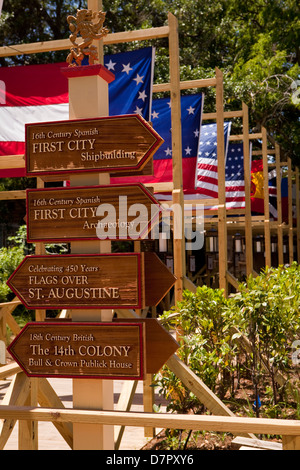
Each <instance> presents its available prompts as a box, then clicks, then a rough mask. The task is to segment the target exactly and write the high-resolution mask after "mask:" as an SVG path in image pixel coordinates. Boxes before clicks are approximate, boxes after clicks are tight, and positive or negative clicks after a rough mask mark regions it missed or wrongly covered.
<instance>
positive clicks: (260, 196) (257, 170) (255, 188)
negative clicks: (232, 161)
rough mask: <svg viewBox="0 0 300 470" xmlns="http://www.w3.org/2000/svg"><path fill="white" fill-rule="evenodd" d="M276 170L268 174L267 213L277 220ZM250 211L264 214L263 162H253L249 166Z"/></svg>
mask: <svg viewBox="0 0 300 470" xmlns="http://www.w3.org/2000/svg"><path fill="white" fill-rule="evenodd" d="M276 178H277V176H276V170H271V171H269V172H268V180H269V212H270V216H271V217H273V218H274V219H277V217H278V214H277V182H276ZM282 187H283V186H282ZM250 197H251V211H252V212H256V213H258V214H264V212H265V206H264V175H263V161H262V160H253V161H252V164H251V195H250Z"/></svg>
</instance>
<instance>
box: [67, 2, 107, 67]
mask: <svg viewBox="0 0 300 470" xmlns="http://www.w3.org/2000/svg"><path fill="white" fill-rule="evenodd" d="M105 15H106V13H104V12H103V11H99V12H98V13H96V12H92V10H87V9H83V10H77V14H76V17H75V16H73V15H69V16H68V17H67V22H68V24H69V28H70V31H71V33H72V34H70V36H69V38H70V41H71V43H72V44H73V46H72V47H71V48H70V53H69V55H68V57H67V63H68V64H69V67H76V66H80V65H81V62H82V61H83V59H84V56H89V65H93V64H94V63H95V60H98V53H97V48H96V46H93V45H92V42H93V40H94V39H102V38H103V37H104V36H106V35H107V34H108V32H109V30H108V29H107V28H106V27H105V26H103V23H104V21H105ZM95 19H98V21H97V22H94V20H95ZM77 35H79V37H78V38H77ZM77 39H79V40H81V42H79V43H77V42H76V41H77Z"/></svg>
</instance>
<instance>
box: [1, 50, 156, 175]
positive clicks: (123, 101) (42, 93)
mask: <svg viewBox="0 0 300 470" xmlns="http://www.w3.org/2000/svg"><path fill="white" fill-rule="evenodd" d="M154 55H155V49H154V48H152V47H149V48H144V49H139V50H135V51H130V52H125V53H119V54H112V55H106V56H105V57H104V65H105V66H106V67H107V68H108V69H109V70H111V71H112V72H113V73H114V74H115V80H114V81H113V82H112V83H111V84H110V85H109V114H110V115H120V114H135V113H138V114H140V115H141V116H143V117H144V118H145V119H146V120H147V121H149V120H150V112H151V97H152V84H153V70H154ZM66 65H67V64H66V63H55V64H45V65H44V64H43V65H28V66H15V67H0V155H20V154H24V152H25V123H30V122H31V123H37V122H50V121H61V120H67V119H69V96H68V82H67V79H66V78H65V77H64V76H63V74H62V73H61V68H62V67H66ZM21 176H25V169H7V170H2V171H1V175H0V177H2V178H4V177H21Z"/></svg>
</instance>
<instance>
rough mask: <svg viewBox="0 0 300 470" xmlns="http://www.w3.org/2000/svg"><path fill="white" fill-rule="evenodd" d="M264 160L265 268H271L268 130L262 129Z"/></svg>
mask: <svg viewBox="0 0 300 470" xmlns="http://www.w3.org/2000/svg"><path fill="white" fill-rule="evenodd" d="M262 158H263V178H264V210H265V216H264V230H265V266H269V267H270V266H271V264H272V263H271V233H270V208H269V176H268V138H267V130H266V128H265V127H263V128H262Z"/></svg>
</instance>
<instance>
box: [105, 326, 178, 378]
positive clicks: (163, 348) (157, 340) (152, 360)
mask: <svg viewBox="0 0 300 470" xmlns="http://www.w3.org/2000/svg"><path fill="white" fill-rule="evenodd" d="M136 321H137V320H136V319H134V318H126V319H121V318H116V319H114V322H117V323H118V322H125V323H129V324H131V323H134V322H136ZM138 322H142V323H144V324H145V327H146V328H145V356H146V372H147V374H157V373H158V371H159V370H160V369H161V368H162V367H163V365H164V364H165V363H166V362H167V360H168V359H169V358H170V357H171V356H172V355H173V354H175V352H176V351H177V349H178V348H179V344H178V343H177V341H176V340H175V339H174V338H173V336H172V335H170V333H169V332H168V331H167V330H166V329H165V328H164V327H163V326H162V325H161V324H160V323H159V321H158V320H157V319H156V318H139V320H138Z"/></svg>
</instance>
